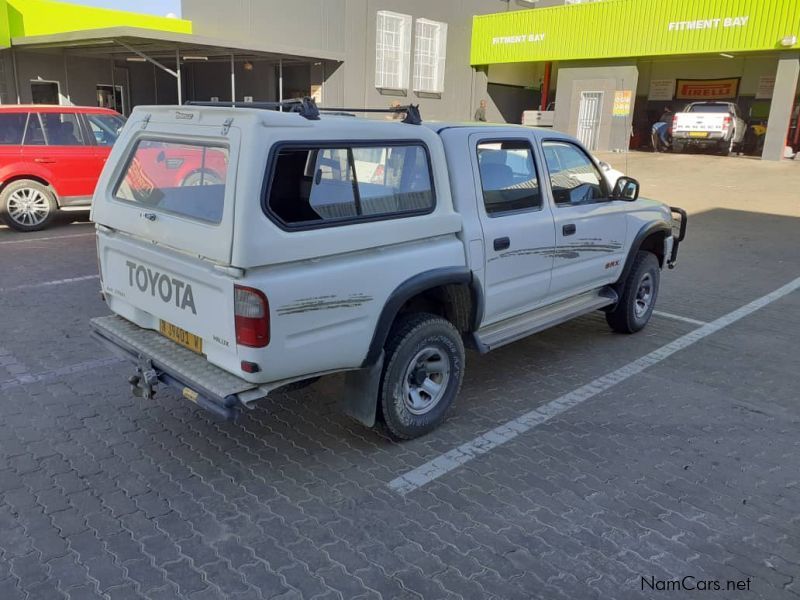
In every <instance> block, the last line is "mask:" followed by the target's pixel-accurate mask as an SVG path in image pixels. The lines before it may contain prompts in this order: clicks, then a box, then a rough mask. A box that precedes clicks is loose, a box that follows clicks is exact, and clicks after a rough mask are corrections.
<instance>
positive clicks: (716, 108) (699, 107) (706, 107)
mask: <svg viewBox="0 0 800 600" xmlns="http://www.w3.org/2000/svg"><path fill="white" fill-rule="evenodd" d="M686 112H690V113H725V114H727V113H729V112H731V109H730V106H728V105H727V104H710V103H706V104H692V105H690V106H689V107H688V108H687V109H686Z"/></svg>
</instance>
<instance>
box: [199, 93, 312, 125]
mask: <svg viewBox="0 0 800 600" xmlns="http://www.w3.org/2000/svg"><path fill="white" fill-rule="evenodd" d="M184 104H187V105H190V106H219V107H226V108H260V109H262V110H280V109H281V108H288V109H289V111H288V112H293V113H299V114H300V116H302V117H305V118H306V119H308V120H310V121H318V120H319V109H318V108H317V103H316V102H314V99H313V98H309V97H306V98H291V99H289V100H284V101H282V102H230V101H229V102H207V101H204V100H189V101H187V102H185V103H184Z"/></svg>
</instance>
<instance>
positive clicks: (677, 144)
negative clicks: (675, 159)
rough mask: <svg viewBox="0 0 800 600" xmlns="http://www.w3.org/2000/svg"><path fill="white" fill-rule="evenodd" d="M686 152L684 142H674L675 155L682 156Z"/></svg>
mask: <svg viewBox="0 0 800 600" xmlns="http://www.w3.org/2000/svg"><path fill="white" fill-rule="evenodd" d="M684 150H686V145H685V144H684V143H683V142H675V141H673V142H672V151H673V152H674V153H675V154H681V153H683V151H684Z"/></svg>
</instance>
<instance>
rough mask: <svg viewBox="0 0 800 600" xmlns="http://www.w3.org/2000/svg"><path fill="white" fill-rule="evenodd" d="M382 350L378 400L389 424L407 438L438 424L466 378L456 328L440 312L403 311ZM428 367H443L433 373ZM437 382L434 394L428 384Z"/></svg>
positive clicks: (414, 436) (396, 435)
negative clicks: (406, 313) (384, 353)
mask: <svg viewBox="0 0 800 600" xmlns="http://www.w3.org/2000/svg"><path fill="white" fill-rule="evenodd" d="M384 349H385V352H386V356H385V358H384V367H383V374H382V376H381V385H380V391H379V397H378V403H379V404H378V405H379V408H380V412H381V415H382V417H383V421H384V423H385V424H386V427H387V429H388V430H389V432H390V433H391V435H392V436H394V437H395V438H396V439H403V440H410V439H412V438H416V437H419V436H421V435H424V434H426V433H428V432H429V431H431V430H433V429H435V428H436V427H438V426H439V425H440V424H441V423H442V422H443V421H444V420H445V418H446V416H447V413H448V412H449V410H450V408H451V407H452V406H453V403H454V401H455V399H456V396H457V395H458V392H459V390H460V389H461V382H462V380H463V378H464V343H463V342H462V341H461V335H460V334H459V332H458V330H457V329H456V328H455V327H453V325H452V324H451V323H450V322H449V321H447V320H445V319H443V318H441V317H438V316H436V315H432V314H428V313H413V314H408V315H403V316H401V317H400V318H399V319H398V321H397V322H396V323H395V325H394V327H393V328H392V331H391V332H390V333H389V338H388V339H387V341H386V346H385V348H384ZM426 367H428V368H439V369H440V371H439V372H433V373H430V372H428V371H427V369H426ZM445 370H446V373H447V374H446V375H445V374H444V373H445ZM437 384H438V385H439V391H438V392H437V393H436V395H435V396H434V395H432V394H430V393H428V392H427V391H426V390H425V389H424V388H425V387H429V386H431V385H433V386H435V385H437ZM414 394H416V395H414ZM426 396H427V397H426ZM414 399H416V400H417V402H415V400H414ZM426 403H427V407H425V406H424V405H425V404H426ZM414 405H416V409H415V406H414Z"/></svg>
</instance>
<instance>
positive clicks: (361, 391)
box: [339, 350, 384, 427]
mask: <svg viewBox="0 0 800 600" xmlns="http://www.w3.org/2000/svg"><path fill="white" fill-rule="evenodd" d="M383 358H384V353H383V351H382V350H381V353H380V355H379V356H378V359H377V360H376V361H375V362H374V363H373V364H372V365H371V366H369V367H366V368H364V369H357V370H355V371H348V372H347V374H346V375H345V379H344V393H343V395H342V399H341V401H340V403H339V404H340V406H341V409H342V412H344V414H346V415H348V416H350V417H352V418H353V419H355V420H356V421H358V422H359V423H363V424H364V425H366V426H367V427H373V426H374V425H375V416H376V414H377V412H378V393H379V392H380V385H381V374H382V373H383Z"/></svg>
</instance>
